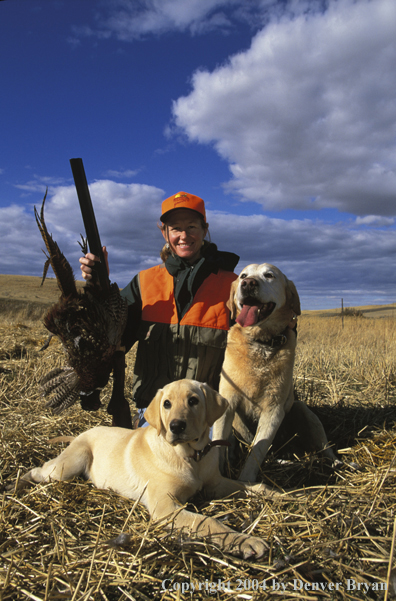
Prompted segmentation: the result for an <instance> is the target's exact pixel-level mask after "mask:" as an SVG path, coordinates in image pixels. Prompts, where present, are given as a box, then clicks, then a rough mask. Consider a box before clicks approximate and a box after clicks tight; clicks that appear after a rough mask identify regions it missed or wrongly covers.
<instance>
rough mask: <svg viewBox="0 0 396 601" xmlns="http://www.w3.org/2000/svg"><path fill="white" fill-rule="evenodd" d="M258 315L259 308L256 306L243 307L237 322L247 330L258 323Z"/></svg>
mask: <svg viewBox="0 0 396 601" xmlns="http://www.w3.org/2000/svg"><path fill="white" fill-rule="evenodd" d="M258 314H259V308H258V307H257V306H256V305H243V307H242V310H241V312H240V314H239V315H238V317H237V318H236V321H237V323H239V325H240V326H242V327H243V328H247V327H248V326H253V325H254V324H255V323H257V322H258Z"/></svg>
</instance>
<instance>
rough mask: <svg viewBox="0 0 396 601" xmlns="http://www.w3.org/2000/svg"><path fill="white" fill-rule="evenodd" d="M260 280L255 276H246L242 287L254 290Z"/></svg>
mask: <svg viewBox="0 0 396 601" xmlns="http://www.w3.org/2000/svg"><path fill="white" fill-rule="evenodd" d="M257 286H258V282H257V280H255V279H254V278H245V279H244V280H242V284H241V288H242V290H244V291H245V292H252V290H254V289H255V288H257Z"/></svg>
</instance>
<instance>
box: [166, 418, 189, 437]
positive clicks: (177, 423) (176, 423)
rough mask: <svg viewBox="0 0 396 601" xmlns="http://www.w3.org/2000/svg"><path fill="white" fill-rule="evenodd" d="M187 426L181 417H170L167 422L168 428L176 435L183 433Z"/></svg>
mask: <svg viewBox="0 0 396 601" xmlns="http://www.w3.org/2000/svg"><path fill="white" fill-rule="evenodd" d="M186 428H187V422H185V421H184V420H182V419H172V421H171V423H170V424H169V430H170V431H171V432H172V434H176V436H178V435H180V434H183V432H184V431H185V429H186Z"/></svg>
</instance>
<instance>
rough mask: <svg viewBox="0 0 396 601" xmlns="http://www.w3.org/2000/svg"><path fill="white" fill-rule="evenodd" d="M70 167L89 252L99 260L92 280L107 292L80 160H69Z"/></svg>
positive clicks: (105, 270) (86, 185) (90, 202)
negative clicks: (97, 282)
mask: <svg viewBox="0 0 396 601" xmlns="http://www.w3.org/2000/svg"><path fill="white" fill-rule="evenodd" d="M70 165H71V169H72V173H73V178H74V183H75V186H76V190H77V196H78V201H79V203H80V209H81V214H82V218H83V222H84V228H85V233H86V235H87V239H88V246H89V250H90V252H91V253H93V254H94V255H96V256H97V257H99V259H100V263H98V264H96V265H95V267H94V269H93V272H92V274H93V280H94V282H95V279H96V280H99V284H100V286H101V288H102V290H108V289H109V287H110V280H109V276H108V273H107V267H106V260H105V257H104V254H103V250H102V244H101V241H100V236H99V230H98V226H97V224H96V218H95V213H94V210H93V206H92V200H91V195H90V193H89V188H88V183H87V178H86V176H85V170H84V165H83V162H82V159H70Z"/></svg>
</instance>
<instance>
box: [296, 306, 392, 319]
mask: <svg viewBox="0 0 396 601" xmlns="http://www.w3.org/2000/svg"><path fill="white" fill-rule="evenodd" d="M353 308H354V309H357V310H359V311H361V312H362V313H363V316H364V317H369V318H380V317H394V318H395V319H396V303H393V304H391V305H364V306H361V307H360V306H359V307H358V306H357V307H353ZM345 309H346V307H344V310H345ZM302 315H307V316H309V315H314V316H316V317H335V316H340V315H341V308H339V309H322V310H321V309H319V310H317V311H303V312H302Z"/></svg>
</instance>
